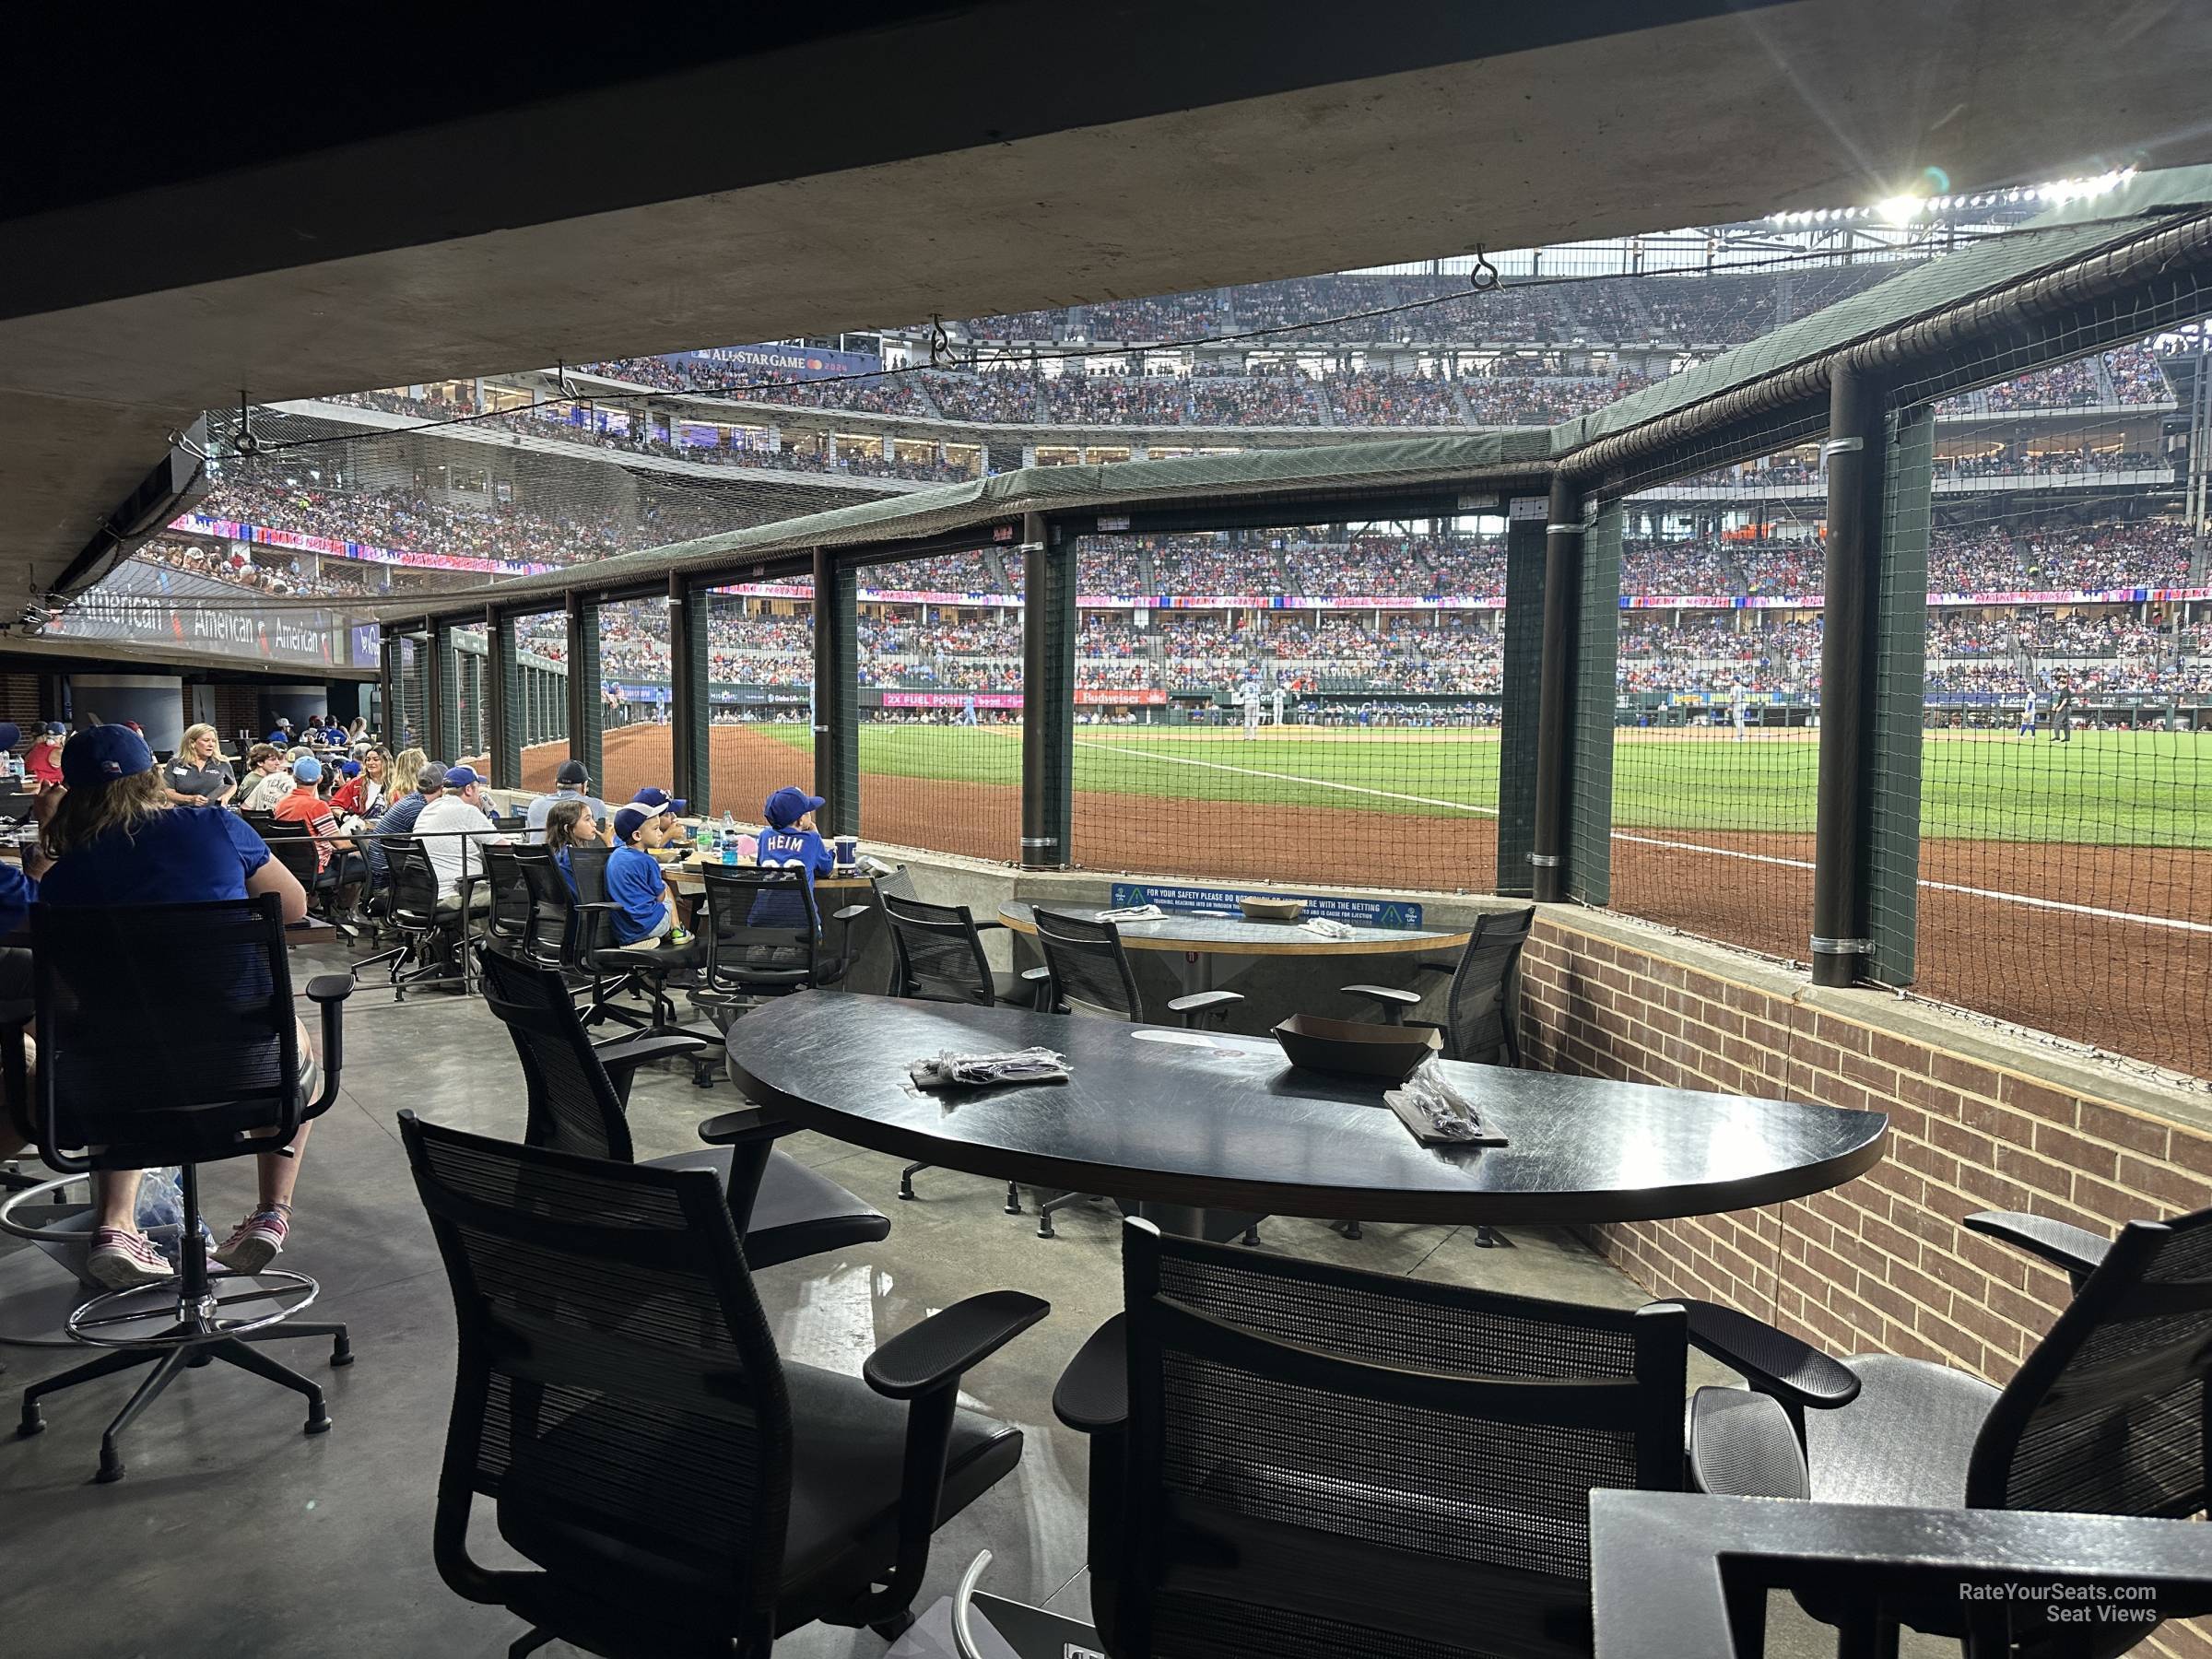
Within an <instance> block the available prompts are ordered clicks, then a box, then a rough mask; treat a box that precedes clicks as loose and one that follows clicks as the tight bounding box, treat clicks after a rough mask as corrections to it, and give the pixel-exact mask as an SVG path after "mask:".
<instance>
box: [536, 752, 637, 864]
mask: <svg viewBox="0 0 2212 1659" xmlns="http://www.w3.org/2000/svg"><path fill="white" fill-rule="evenodd" d="M563 801H582V803H583V804H584V806H585V807H586V808H588V809H589V810H590V812H591V815H592V822H593V823H594V824H597V825H598V826H599V833H600V836H601V838H602V839H606V838H608V837H611V836H612V835H613V834H614V832H615V827H614V815H613V814H612V813H610V812H609V811H608V810H607V806H606V802H605V801H603V800H601V799H600V798H599V797H598V796H597V795H595V794H593V793H592V774H591V772H590V771H588V770H586V768H585V767H584V764H583V762H582V761H581V760H563V761H562V762H561V763H560V767H559V771H556V772H554V774H553V793H552V794H541V795H539V796H538V797H537V799H535V801H532V802H531V803H530V806H529V809H528V810H527V811H525V812H524V814H523V840H524V841H527V842H528V843H529V844H530V845H532V846H534V847H535V846H537V845H538V844H540V843H541V842H543V841H545V839H546V819H547V818H549V817H551V816H552V812H553V808H554V807H556V806H559V805H560V804H561V802H563Z"/></svg>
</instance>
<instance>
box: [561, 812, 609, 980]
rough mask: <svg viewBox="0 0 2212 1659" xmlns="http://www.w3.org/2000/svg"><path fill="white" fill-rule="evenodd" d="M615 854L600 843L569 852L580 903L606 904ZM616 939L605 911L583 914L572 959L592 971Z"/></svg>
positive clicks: (573, 937)
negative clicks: (602, 950)
mask: <svg viewBox="0 0 2212 1659" xmlns="http://www.w3.org/2000/svg"><path fill="white" fill-rule="evenodd" d="M613 855H614V849H613V848H612V847H607V846H602V845H600V844H598V843H596V842H594V843H593V844H591V845H588V846H575V847H571V848H570V849H569V873H570V874H571V875H572V876H573V877H575V878H576V902H577V903H579V904H605V903H606V861H607V860H608V859H609V858H610V857H612V856H613ZM613 937H614V933H613V930H612V927H611V925H610V924H609V923H608V922H607V919H606V912H605V911H579V912H576V922H575V925H574V926H573V927H572V928H571V930H570V934H569V959H570V960H571V962H572V963H573V964H574V965H575V966H577V967H579V968H582V969H585V970H587V971H588V970H589V969H590V968H591V967H592V965H593V962H594V959H596V955H597V952H598V950H599V948H600V947H601V946H603V945H606V944H608V943H610V942H611V941H612V939H613Z"/></svg>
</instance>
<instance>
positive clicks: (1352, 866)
mask: <svg viewBox="0 0 2212 1659" xmlns="http://www.w3.org/2000/svg"><path fill="white" fill-rule="evenodd" d="M668 741H669V739H668V735H667V731H666V728H665V727H661V728H656V727H629V728H623V729H620V730H617V731H612V732H609V733H607V734H606V738H605V756H606V763H605V771H606V774H607V775H606V780H605V785H606V792H607V793H608V794H615V792H617V791H628V790H629V789H631V788H634V787H637V786H638V785H640V784H643V783H647V782H665V777H666V772H667V759H666V757H667V754H668V747H667V746H668ZM1075 741H1076V749H1075V808H1076V810H1075V823H1074V827H1073V834H1072V840H1073V848H1072V852H1073V856H1074V858H1075V860H1076V861H1077V863H1078V864H1081V865H1086V866H1088V867H1090V868H1095V869H1105V870H1117V871H1118V870H1130V871H1139V872H1147V873H1153V874H1161V875H1176V876H1189V877H1206V878H1213V879H1221V880H1240V879H1241V880H1259V879H1269V880H1280V881H1291V882H1298V881H1309V882H1317V883H1320V882H1325V883H1331V884H1336V885H1348V886H1358V887H1370V888H1444V889H1462V890H1466V891H1488V890H1489V889H1490V888H1492V887H1493V886H1494V884H1495V880H1496V832H1495V821H1496V813H1497V805H1498V765H1499V756H1500V746H1499V740H1498V734H1497V732H1496V730H1495V729H1494V728H1491V729H1476V730H1453V731H1436V732H1428V731H1419V730H1412V731H1407V730H1382V731H1360V732H1347V731H1345V730H1343V729H1341V728H1312V729H1300V728H1291V729H1288V730H1283V731H1279V732H1278V731H1275V730H1272V729H1271V730H1269V731H1267V732H1265V733H1264V734H1263V735H1259V736H1256V737H1253V738H1250V739H1247V738H1246V737H1244V735H1242V733H1241V731H1238V730H1224V731H1193V730H1190V729H1188V728H1176V729H1172V730H1165V729H1158V728H1144V727H1138V728H1128V727H1107V726H1100V727H1088V726H1078V727H1077V731H1076V740H1075ZM860 742H861V756H860V759H861V773H862V780H861V825H860V830H861V833H862V835H863V837H864V838H866V839H873V840H877V841H887V842H892V843H896V844H900V845H908V846H923V847H931V848H935V849H939V850H942V851H946V852H952V853H966V854H970V855H971V856H975V857H981V858H991V859H1002V860H1011V859H1013V858H1015V857H1018V853H1019V847H1020V833H1021V830H1020V816H1021V808H1020V776H1021V743H1020V734H1019V731H1018V728H1016V727H1013V726H990V725H984V726H975V727H959V726H944V725H891V724H865V725H863V726H862V728H861V734H860ZM811 746H812V733H811V732H810V731H809V730H808V729H807V728H806V726H804V725H800V724H788V725H758V726H717V727H715V728H713V735H712V767H713V786H714V791H715V798H716V799H717V800H719V801H724V802H728V801H732V800H735V801H737V802H739V803H748V802H752V801H756V800H758V799H759V798H762V797H764V796H765V795H766V794H768V792H769V791H770V790H771V789H772V788H774V787H776V786H777V785H779V784H782V783H786V782H797V783H802V784H804V783H806V782H810V781H811V775H812V753H811ZM558 754H559V750H557V749H551V748H547V749H541V750H536V751H533V752H532V755H531V757H530V759H531V760H532V761H535V762H539V764H536V765H534V766H531V767H529V768H528V769H527V770H528V771H533V772H535V771H543V772H545V773H546V774H547V776H548V777H549V775H550V771H551V767H552V762H553V759H554V758H555V757H556V756H557V755H558ZM541 757H542V758H543V759H542V761H541V759H540V758H541ZM632 773H635V774H636V775H635V776H632ZM526 781H530V780H528V779H526ZM1817 784H1818V737H1817V734H1814V733H1811V732H1805V731H1792V732H1780V731H1777V732H1771V733H1758V732H1755V733H1753V734H1752V735H1750V737H1749V738H1748V740H1747V741H1746V742H1743V743H1736V742H1734V741H1732V740H1731V738H1730V736H1729V735H1728V733H1727V732H1726V731H1725V730H1722V729H1707V728H1689V729H1672V730H1643V729H1623V730H1621V731H1619V732H1618V733H1616V744H1615V749H1614V768H1613V792H1614V793H1613V824H1614V846H1613V892H1612V901H1613V904H1614V907H1615V908H1616V909H1618V910H1620V911H1623V912H1626V913H1629V914H1631V915H1636V916H1641V917H1644V918H1646V919H1648V920H1652V921H1655V922H1660V923H1664V924H1669V925H1673V926H1678V927H1680V928H1682V929H1684V930H1685V931H1687V932H1691V933H1695V934H1698V935H1702V936H1705V937H1711V938H1717V939H1722V940H1725V941H1727V942H1730V943H1734V944H1739V945H1745V946H1748V947H1752V948H1755V949H1759V950H1763V951H1767V952H1769V953H1771V954H1773V955H1777V956H1783V957H1790V958H1796V959H1803V958H1804V957H1805V956H1806V953H1807V944H1806V934H1807V932H1808V924H1809V915H1810V906H1811V890H1812V858H1813V835H1812V831H1813V823H1814V810H1815V803H1816V797H1817V793H1818V790H1817ZM1921 792H1922V794H1921V801H1922V806H1921V830H1922V838H1923V840H1922V850H1921V865H1920V888H1919V895H1918V900H1919V940H1920V944H1919V958H1918V974H1919V977H1918V981H1917V985H1916V988H1917V989H1919V990H1920V991H1922V992H1924V993H1925V994H1928V995H1931V996H1935V997H1938V998H1940V999H1942V1000H1945V1001H1949V1002H1956V1003H1959V1004H1961V1005H1963V1006H1969V1007H1972V1008H1976V1009H1979V1010H1981V1011H1983V1012H1985V1013H1989V1014H1993V1015H1996V1016H1998V1017H1999V1018H2006V1019H2011V1020H2016V1021H2018V1022H2019V1023H2021V1024H2024V1025H2030V1026H2033V1027H2037V1028H2040V1029H2041V1030H2050V1031H2054V1032H2056V1033H2058V1034H2060V1035H2064V1036H2069V1037H2074V1038H2077V1039H2079V1040H2081V1041H2088V1042H2092V1043H2095V1044H2098V1045H2099V1046H2101V1047H2105V1048H2108V1049H2112V1050H2114V1051H2117V1052H2120V1053H2128V1054H2131V1055H2134V1056H2136V1057H2137V1058H2142V1059H2147V1060H2153V1061H2157V1062H2159V1063H2160V1064H2164V1065H2173V1066H2177V1067H2179V1068H2180V1069H2183V1070H2186V1071H2191V1072H2194V1073H2196V1074H2198V1075H2212V734H2182V733H2121V732H2102V733H2082V734H2079V735H2077V736H2076V737H2075V739H2074V740H2073V741H2072V742H2071V743H2068V744H2064V745H2059V744H2053V743H2052V742H2051V741H2050V740H2049V735H2048V733H2047V732H2046V733H2041V734H2039V735H2037V737H2036V738H2034V739H2033V740H2029V741H2023V740H2020V739H2018V738H2016V737H2014V736H2012V735H2009V734H2000V733H1953V732H1942V733H1931V734H1929V736H1928V741H1927V743H1926V745H1925V749H1924V756H1923V763H1922V776H1921ZM741 816H743V812H742V808H741Z"/></svg>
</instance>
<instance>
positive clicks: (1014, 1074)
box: [906, 1048, 1068, 1088]
mask: <svg viewBox="0 0 2212 1659" xmlns="http://www.w3.org/2000/svg"><path fill="white" fill-rule="evenodd" d="M906 1070H907V1075H908V1076H909V1077H912V1078H913V1080H914V1086H915V1087H916V1088H993V1087H995V1086H997V1085H1000V1084H1006V1083H1065V1082H1066V1081H1067V1077H1068V1066H1067V1056H1066V1055H1065V1054H1061V1053H1054V1052H1053V1050H1051V1049H1048V1048H1025V1049H1012V1050H1009V1051H1006V1052H1004V1053H994V1054H956V1053H953V1052H952V1051H951V1050H950V1049H947V1050H945V1051H944V1052H943V1053H940V1054H937V1055H936V1056H935V1057H934V1058H929V1059H922V1060H916V1061H915V1062H913V1063H912V1065H909V1066H908V1067H907V1068H906Z"/></svg>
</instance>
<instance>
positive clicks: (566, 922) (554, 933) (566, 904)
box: [514, 846, 576, 968]
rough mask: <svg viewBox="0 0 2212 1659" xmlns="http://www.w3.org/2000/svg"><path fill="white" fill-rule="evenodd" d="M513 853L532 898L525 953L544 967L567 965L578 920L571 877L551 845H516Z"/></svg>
mask: <svg viewBox="0 0 2212 1659" xmlns="http://www.w3.org/2000/svg"><path fill="white" fill-rule="evenodd" d="M514 853H515V862H516V864H517V865H518V867H519V868H520V869H521V871H522V874H523V885H524V888H525V889H526V890H527V892H528V894H529V899H530V913H529V920H528V921H527V922H526V923H525V924H524V932H523V939H522V947H523V954H524V955H525V956H526V957H528V958H529V959H530V960H531V961H533V962H535V963H536V964H537V965H538V966H539V967H541V968H559V967H563V966H566V965H567V963H568V961H569V959H570V932H571V928H572V927H573V926H574V925H575V921H576V895H575V894H573V893H571V891H570V890H569V878H568V877H566V876H564V875H562V874H561V870H560V865H558V864H556V863H555V862H554V855H553V853H552V852H551V850H550V849H548V848H546V847H543V846H537V847H517V848H516V849H514Z"/></svg>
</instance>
